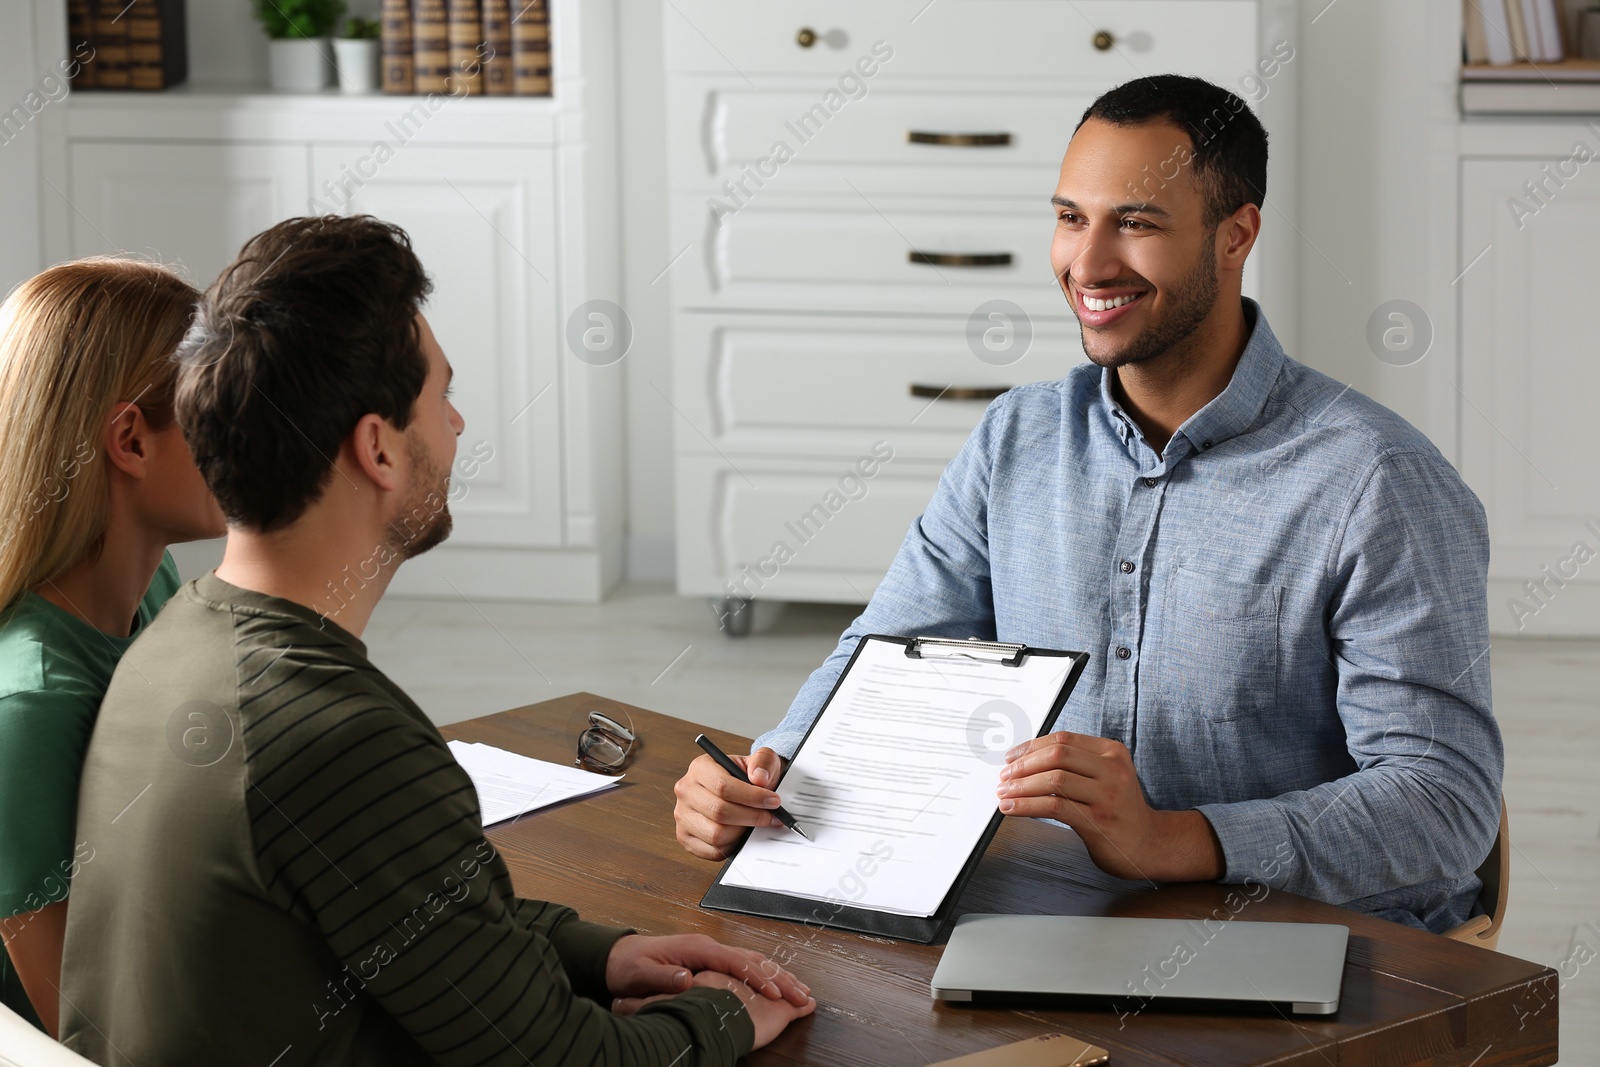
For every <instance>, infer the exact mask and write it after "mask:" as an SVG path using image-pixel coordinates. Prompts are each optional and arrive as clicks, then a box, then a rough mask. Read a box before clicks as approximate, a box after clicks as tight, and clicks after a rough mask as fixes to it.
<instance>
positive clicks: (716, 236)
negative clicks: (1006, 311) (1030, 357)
mask: <svg viewBox="0 0 1600 1067" xmlns="http://www.w3.org/2000/svg"><path fill="white" fill-rule="evenodd" d="M845 193H846V195H845V196H836V197H815V196H808V197H795V196H785V195H782V194H779V193H770V194H763V193H759V192H758V193H757V194H756V195H755V196H754V197H753V198H751V199H750V200H748V201H745V202H744V206H743V207H741V208H739V210H737V211H736V212H723V211H722V210H720V209H716V210H714V208H715V205H717V204H723V205H725V204H726V203H727V201H725V200H723V199H722V198H711V200H709V201H708V198H707V197H706V196H703V195H699V194H694V193H679V194H675V195H674V196H673V205H674V210H673V221H674V226H673V242H672V243H673V246H674V247H675V248H683V247H684V246H685V245H690V246H692V248H691V250H690V251H689V253H688V254H686V255H684V257H683V260H682V262H680V263H679V264H678V265H677V266H676V267H674V268H673V293H674V296H675V299H676V301H677V303H678V305H679V306H680V307H695V308H708V307H723V308H731V307H744V308H767V309H773V310H781V309H790V308H793V309H807V310H819V311H820V310H866V311H925V312H935V313H943V314H947V315H949V314H955V315H961V316H965V315H968V314H970V313H971V312H972V310H973V309H974V308H976V307H977V306H978V305H979V304H981V303H983V302H985V301H987V300H991V299H994V298H996V297H1004V298H1005V299H1008V300H1011V301H1014V302H1015V303H1017V304H1020V305H1021V306H1022V307H1023V308H1024V309H1026V310H1027V312H1028V313H1029V314H1030V315H1034V316H1042V317H1070V315H1071V311H1070V310H1069V309H1068V307H1067V304H1066V298H1065V297H1064V296H1063V295H1062V294H1061V289H1060V286H1058V285H1057V284H1056V282H1055V277H1054V274H1053V273H1052V271H1051V267H1050V239H1051V236H1052V235H1053V233H1054V226H1055V219H1054V216H1053V214H1052V209H1051V207H1050V204H1049V201H1048V198H1047V196H1048V194H1041V195H1040V197H1039V200H1038V203H1037V204H1019V203H1015V202H1004V201H990V202H987V203H985V202H981V201H973V200H966V201H936V200H910V199H904V200H894V199H890V198H888V197H873V198H871V199H868V198H866V197H865V196H861V195H854V194H851V193H850V191H849V190H848V189H846V190H845Z"/></svg>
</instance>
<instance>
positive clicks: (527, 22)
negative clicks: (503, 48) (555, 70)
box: [511, 0, 550, 96]
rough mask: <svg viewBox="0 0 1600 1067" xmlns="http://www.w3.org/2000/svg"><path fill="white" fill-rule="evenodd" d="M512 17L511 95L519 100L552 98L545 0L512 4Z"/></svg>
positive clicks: (516, 0)
mask: <svg viewBox="0 0 1600 1067" xmlns="http://www.w3.org/2000/svg"><path fill="white" fill-rule="evenodd" d="M513 3H518V4H521V6H520V7H519V8H518V9H517V10H516V11H515V12H513V13H512V15H511V67H512V74H511V79H512V91H513V92H515V93H516V94H517V95H518V96H549V95H550V9H549V7H547V6H546V5H545V0H526V2H525V0H513Z"/></svg>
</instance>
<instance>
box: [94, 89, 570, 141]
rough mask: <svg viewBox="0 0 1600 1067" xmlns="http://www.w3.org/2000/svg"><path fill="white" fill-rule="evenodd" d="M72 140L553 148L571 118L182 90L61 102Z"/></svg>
mask: <svg viewBox="0 0 1600 1067" xmlns="http://www.w3.org/2000/svg"><path fill="white" fill-rule="evenodd" d="M66 104H67V107H66V112H65V115H66V119H65V121H66V128H67V134H68V136H69V137H71V138H73V139H88V140H123V139H129V138H140V139H142V138H147V137H156V138H162V139H166V140H175V141H199V142H215V141H254V142H268V143H271V142H279V141H305V140H318V141H354V142H361V143H370V142H373V141H377V140H382V141H384V142H386V143H388V144H390V145H391V146H394V145H397V144H401V143H405V144H410V143H419V144H485V145H504V144H508V143H511V144H526V145H541V144H555V143H557V142H558V140H567V139H569V138H568V137H563V136H562V135H561V131H562V129H563V128H564V127H568V126H572V125H573V124H572V123H570V122H562V121H561V120H562V119H564V118H566V117H567V116H568V115H569V113H570V111H571V109H570V108H568V107H564V106H563V102H558V101H557V99H556V98H554V97H548V96H495V97H488V96H472V97H452V96H448V95H445V94H438V95H436V96H433V97H428V96H390V95H387V94H383V93H371V94H346V93H340V92H339V91H337V90H334V89H327V90H323V91H321V92H311V93H288V92H274V91H272V90H270V89H268V88H267V87H266V86H262V85H227V84H215V83H213V84H204V83H201V84H184V85H179V86H174V87H173V88H171V89H167V90H165V91H163V92H124V91H110V92H108V91H99V90H92V89H91V90H83V91H77V92H73V93H70V94H68V96H67V101H66Z"/></svg>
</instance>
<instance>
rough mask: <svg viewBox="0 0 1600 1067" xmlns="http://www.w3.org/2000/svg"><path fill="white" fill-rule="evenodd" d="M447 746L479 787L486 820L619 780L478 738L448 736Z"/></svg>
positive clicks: (594, 790) (489, 822)
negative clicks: (526, 754) (453, 737)
mask: <svg viewBox="0 0 1600 1067" xmlns="http://www.w3.org/2000/svg"><path fill="white" fill-rule="evenodd" d="M450 752H451V754H452V755H453V756H455V758H456V762H457V763H459V764H461V769H462V770H464V771H466V772H467V777H468V778H471V779H472V785H473V787H474V788H475V789H476V790H477V791H478V809H479V811H480V812H481V813H482V817H483V825H485V826H493V825H494V824H495V823H497V822H504V821H505V820H507V819H510V818H514V817H516V816H518V815H524V814H526V813H528V812H530V811H535V810H537V809H539V808H543V807H548V806H549V805H551V804H559V803H560V802H561V801H563V800H571V799H573V798H574V797H581V796H588V795H589V794H590V793H598V792H599V791H600V790H602V789H610V788H611V787H612V786H614V785H616V784H617V783H618V782H619V781H621V776H620V775H619V776H617V777H616V778H609V777H606V776H605V775H601V774H593V773H591V772H589V771H586V770H583V769H582V768H580V767H565V766H562V765H561V764H559V763H550V762H549V761H547V760H542V759H534V758H533V757H531V756H523V755H520V754H519V753H516V752H507V751H506V750H505V749H503V748H495V747H494V746H493V745H485V744H482V743H480V742H477V741H451V742H450Z"/></svg>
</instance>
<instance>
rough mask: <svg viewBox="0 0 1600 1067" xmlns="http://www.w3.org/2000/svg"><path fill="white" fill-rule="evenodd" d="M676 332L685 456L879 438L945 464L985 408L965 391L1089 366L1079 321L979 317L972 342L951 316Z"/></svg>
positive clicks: (812, 451) (820, 449) (736, 322)
mask: <svg viewBox="0 0 1600 1067" xmlns="http://www.w3.org/2000/svg"><path fill="white" fill-rule="evenodd" d="M677 330H678V332H677V334H676V336H675V337H674V344H673V366H674V374H675V376H676V379H677V380H676V383H675V386H676V387H675V389H674V395H675V396H676V397H677V404H678V407H679V410H680V412H681V413H682V415H683V417H684V418H683V420H682V421H680V423H679V431H680V432H679V436H678V442H679V451H680V452H705V453H712V452H713V451H715V452H717V453H727V454H741V453H742V454H762V455H768V456H771V455H789V456H806V457H815V456H847V455H853V454H854V453H856V452H858V451H860V450H862V449H865V448H866V447H867V446H868V445H870V444H871V443H872V442H873V441H876V440H880V439H881V440H885V441H888V442H889V443H890V444H891V445H892V446H893V448H894V449H895V452H896V454H897V455H900V456H902V457H905V458H909V459H914V460H920V461H928V462H937V463H945V462H947V461H949V460H950V458H951V457H953V456H954V455H955V454H956V452H957V450H959V449H960V447H961V445H962V443H963V442H964V441H966V439H967V435H968V434H969V433H971V432H972V428H973V427H974V426H976V425H977V423H978V419H979V418H980V417H981V416H982V414H983V412H984V409H985V408H986V407H987V406H988V402H987V400H986V399H983V398H982V397H979V398H976V399H966V398H963V397H964V393H963V391H967V392H968V393H970V392H971V391H975V390H987V391H993V390H995V389H1000V388H1009V387H1011V386H1015V385H1021V384H1022V383H1024V382H1030V381H1041V380H1046V379H1054V378H1060V377H1062V376H1064V375H1065V374H1066V373H1067V372H1068V371H1069V370H1070V369H1071V368H1072V367H1074V366H1076V365H1077V364H1079V363H1082V362H1083V361H1084V356H1083V347H1082V344H1081V342H1080V341H1079V337H1078V328H1077V324H1076V323H1074V322H1059V321H1052V322H1041V321H1032V322H1009V321H1006V320H1005V319H987V318H986V319H984V320H983V321H982V323H981V325H980V327H979V329H978V336H977V338H976V339H975V340H969V337H968V330H969V324H968V320H967V319H966V318H961V317H953V316H952V317H940V318H932V317H921V318H916V319H892V318H881V319H879V318H849V317H842V316H841V317H825V316H789V315H785V316H777V315H709V314H695V313H684V314H681V315H679V316H678V323H677ZM984 331H992V332H990V333H989V335H988V337H987V338H986V337H985V336H984V335H983V334H984ZM986 342H987V344H986ZM974 344H976V345H977V346H979V348H980V349H981V350H982V351H984V353H985V355H986V356H987V357H988V360H992V361H993V362H990V361H987V360H985V359H980V358H979V357H978V356H977V355H976V354H975V352H974V351H973V346H974ZM1008 345H1009V346H1011V347H1007V346H1008ZM1007 360H1014V361H1012V362H1006V361H1007ZM913 386H917V387H919V392H920V393H921V394H922V395H916V394H913V392H912V387H913ZM941 390H947V391H945V392H944V393H943V395H942V396H938V397H937V399H935V397H934V396H931V395H928V394H929V393H933V394H938V393H939V392H940V391H941ZM685 423H687V425H685Z"/></svg>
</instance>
